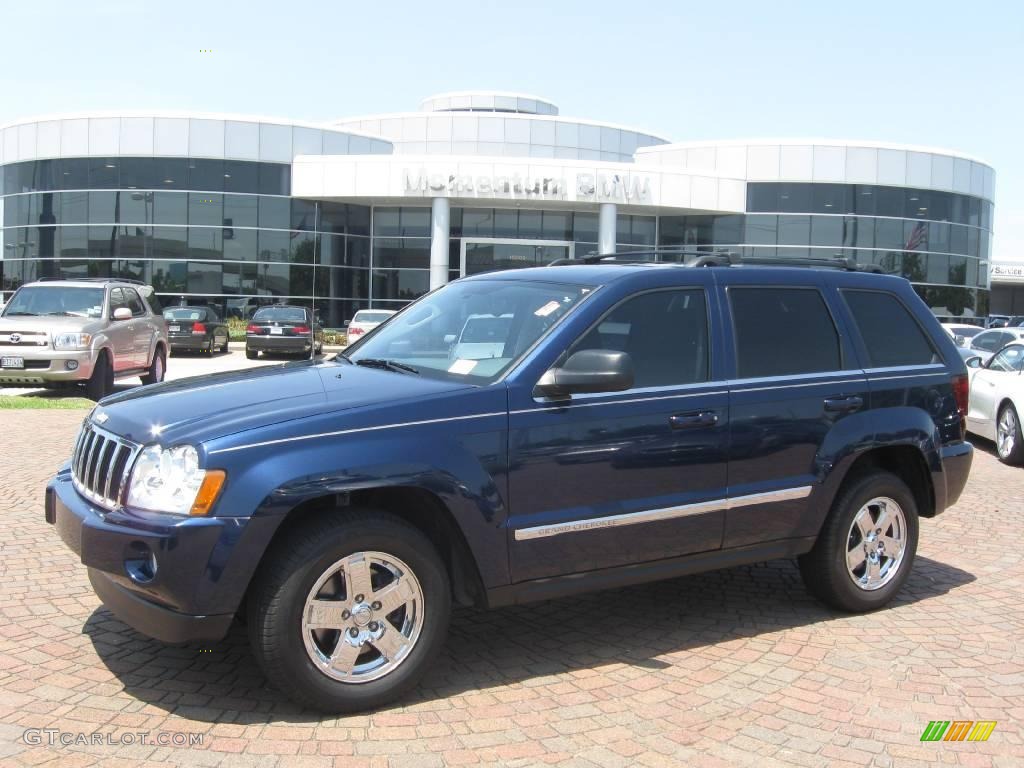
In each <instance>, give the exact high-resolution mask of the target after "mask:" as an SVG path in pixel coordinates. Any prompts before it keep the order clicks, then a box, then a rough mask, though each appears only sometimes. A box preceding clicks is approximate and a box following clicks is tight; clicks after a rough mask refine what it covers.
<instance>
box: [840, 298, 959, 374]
mask: <svg viewBox="0 0 1024 768" xmlns="http://www.w3.org/2000/svg"><path fill="white" fill-rule="evenodd" d="M842 294H843V298H844V299H845V300H846V305H847V306H848V307H849V308H850V312H851V313H852V314H853V320H854V322H855V323H856V325H857V329H858V330H859V331H860V336H861V338H862V339H863V340H864V346H865V347H866V348H867V352H868V361H869V364H870V365H871V367H872V368H885V367H891V366H898V365H928V364H929V363H938V362H941V359H940V358H939V356H938V354H936V352H935V347H934V346H932V343H931V342H930V341H929V340H928V337H927V336H926V335H925V332H924V330H923V329H922V328H921V326H920V325H919V324H918V322H917V320H915V319H914V317H913V315H911V314H910V311H909V310H908V309H907V308H906V307H905V306H904V305H903V303H902V302H901V301H900V300H899V299H898V298H896V297H895V296H893V295H892V294H891V293H882V292H881V291H855V290H844V291H842Z"/></svg>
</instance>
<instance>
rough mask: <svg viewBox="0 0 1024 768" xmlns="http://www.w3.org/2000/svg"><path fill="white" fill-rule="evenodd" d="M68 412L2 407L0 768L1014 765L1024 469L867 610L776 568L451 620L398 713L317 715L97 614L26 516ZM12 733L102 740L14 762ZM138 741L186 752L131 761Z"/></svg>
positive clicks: (996, 487) (219, 659)
mask: <svg viewBox="0 0 1024 768" xmlns="http://www.w3.org/2000/svg"><path fill="white" fill-rule="evenodd" d="M173 362H175V363H176V362H177V361H176V360H175V361H173ZM199 362H208V361H197V364H198V363H199ZM174 367H177V366H174ZM172 370H173V367H172ZM83 415H84V411H27V412H26V411H22V412H0V455H2V457H3V481H2V483H0V515H2V519H3V522H4V525H3V527H2V530H0V549H2V552H0V762H9V763H14V764H23V765H41V764H52V765H59V766H60V767H61V768H67V767H69V766H84V765H102V766H104V767H105V768H106V767H107V766H121V765H124V766H127V765H137V764H145V765H157V764H159V765H166V764H175V765H199V766H225V768H229V767H231V766H260V768H264V767H267V768H270V767H276V766H281V767H282V768H283V767H285V766H330V765H337V766H373V767H377V766H379V767H380V768H384V767H385V766H427V767H429V766H441V765H468V764H477V763H492V764H500V765H512V766H526V765H539V764H551V765H559V766H605V767H607V768H616V767H617V766H680V765H688V766H725V765H756V766H758V768H767V767H769V766H776V765H798V766H853V765H857V766H865V765H870V766H926V765H936V764H941V765H962V766H1011V765H1016V766H1019V765H1024V728H1022V723H1024V557H1022V555H1021V545H1020V542H1021V536H1022V527H1024V470H1021V469H1011V468H1007V467H1004V466H1002V465H1000V464H999V463H998V462H997V461H996V460H995V458H994V457H993V455H992V451H991V446H984V445H983V446H982V447H981V449H980V450H979V451H978V453H977V457H976V460H975V467H974V471H973V473H972V477H971V480H970V484H969V485H968V487H967V490H966V492H965V496H964V498H963V500H962V501H961V502H960V503H959V504H958V505H957V506H956V507H955V508H954V509H952V510H950V511H949V512H947V513H946V514H945V515H943V516H941V517H940V518H938V519H936V520H930V521H924V522H923V524H922V532H921V547H920V551H919V555H918V561H917V567H916V569H915V571H914V573H913V575H912V576H911V578H910V580H909V582H908V584H907V587H906V588H905V590H904V592H903V593H902V595H901V596H900V598H899V599H898V601H897V602H896V604H895V605H894V606H893V607H891V608H890V609H888V610H884V611H881V612H878V613H875V614H871V615H862V616H847V615H841V614H838V613H835V612H832V611H830V610H828V609H825V608H823V607H822V606H820V605H819V604H817V603H815V602H814V601H813V600H811V599H810V598H808V597H807V596H806V595H805V593H804V591H803V589H802V587H801V584H800V580H799V576H798V574H797V571H796V569H795V567H794V566H793V564H791V563H790V562H776V563H771V564H766V565H759V566H755V567H744V568H736V569H732V570H728V571H723V572H719V573H713V574H707V575H703V576H697V577H690V578H683V579H676V580H673V581H667V582H662V583H658V584H654V585H648V586H642V587H635V588H629V589H620V590H615V591H611V592H603V593H599V594H594V595H589V596H585V597H582V598H572V599H566V600H558V601H553V602H548V603H542V604H539V605H532V606H521V607H515V608H509V609H505V610H501V611H497V612H493V613H478V612H475V611H468V610H463V611H460V612H458V613H457V614H456V616H455V618H454V622H453V626H452V632H451V638H450V641H449V644H448V647H447V650H446V651H445V653H444V654H443V655H442V657H441V659H440V661H439V662H438V664H437V666H436V669H435V670H434V671H433V672H432V673H431V674H430V675H429V676H428V678H427V679H426V682H425V684H424V685H423V686H422V688H421V689H420V690H419V692H418V693H417V694H416V695H415V696H414V697H413V698H411V699H409V700H408V701H406V702H404V705H402V706H398V707H395V708H392V709H389V710H385V711H381V712H377V713H375V714H370V715H360V716H353V717H343V718H321V717H319V716H317V715H316V714H313V713H310V712H304V711H300V710H298V709H296V708H295V706H294V705H292V704H290V703H289V702H287V701H286V700H284V699H283V698H282V697H281V696H280V695H278V694H277V693H276V692H275V691H274V690H272V689H269V688H268V687H266V685H265V682H264V680H263V678H262V677H261V676H260V674H259V673H258V672H257V670H256V669H255V667H254V663H253V660H252V658H251V656H250V654H249V650H248V645H247V642H246V639H245V635H244V632H242V631H240V630H239V629H236V630H234V631H233V632H232V633H231V634H230V635H229V637H228V638H227V639H226V640H225V641H223V642H221V643H219V644H216V645H215V646H213V647H210V648H201V647H198V646H188V647H182V648H168V647H165V646H162V645H160V644H159V643H156V642H154V641H151V640H148V639H146V638H144V637H142V636H141V635H139V634H138V633H136V632H134V631H132V630H130V629H128V628H127V627H126V626H125V625H123V624H122V623H121V622H119V621H118V620H116V619H115V618H113V617H112V616H111V615H110V614H109V613H108V612H107V611H106V610H104V609H103V608H102V607H101V606H100V604H99V602H98V600H97V599H96V598H95V597H94V596H93V593H92V591H91V589H90V587H89V585H88V581H87V579H86V575H85V571H84V568H83V567H82V566H81V565H80V564H79V563H78V562H77V560H76V558H75V557H74V556H72V555H71V554H70V552H69V551H68V550H67V549H65V547H64V546H63V545H62V544H61V543H60V542H59V540H58V539H57V536H56V534H55V533H54V531H53V530H52V529H51V528H50V526H48V525H46V524H45V523H44V521H43V517H42V489H43V483H44V481H45V480H46V478H47V476H48V475H50V474H51V473H52V472H53V471H54V469H55V468H56V466H57V465H58V463H59V462H60V461H61V460H62V459H63V458H64V457H65V456H66V455H67V454H68V452H69V450H70V447H71V443H72V439H73V437H74V434H75V430H76V428H77V425H78V423H79V422H80V420H81V418H82V416H83ZM958 719H961V720H996V721H998V724H997V726H996V728H995V731H994V732H993V733H992V735H991V737H990V739H989V740H988V741H987V742H984V743H944V742H939V743H922V742H920V741H919V738H920V735H921V733H922V731H923V730H924V728H925V726H926V725H927V723H928V722H929V721H930V720H958ZM29 728H36V729H59V730H60V731H61V732H62V733H65V734H72V736H73V738H74V739H75V740H78V736H77V734H79V733H84V734H93V733H100V734H111V735H112V736H111V737H110V738H111V739H112V743H102V744H96V745H92V744H81V743H79V744H72V745H70V746H67V747H50V746H47V745H46V741H45V740H46V739H47V738H48V737H47V735H46V734H45V733H44V734H42V735H41V737H40V738H41V739H42V740H43V742H44V743H43V744H42V745H39V746H36V745H29V744H26V743H25V742H24V734H25V732H26V729H29ZM140 732H148V733H149V734H151V735H150V737H149V738H150V739H156V738H157V735H156V734H157V733H158V732H163V733H169V732H176V733H187V734H200V735H201V736H202V745H201V746H194V747H191V748H189V747H178V746H158V745H155V744H149V745H142V744H141V743H140V737H139V736H137V734H139V733H140ZM30 733H35V732H30ZM132 734H136V735H135V736H132ZM58 738H59V737H58ZM88 738H92V737H91V736H90V737H88ZM122 739H131V740H134V742H135V743H133V744H124V745H122V744H121V743H120V742H121V740H122Z"/></svg>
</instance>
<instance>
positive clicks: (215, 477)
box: [189, 469, 227, 517]
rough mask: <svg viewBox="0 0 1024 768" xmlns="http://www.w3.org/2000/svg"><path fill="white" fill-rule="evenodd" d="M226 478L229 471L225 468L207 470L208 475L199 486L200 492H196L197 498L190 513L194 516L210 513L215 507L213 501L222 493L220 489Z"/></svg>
mask: <svg viewBox="0 0 1024 768" xmlns="http://www.w3.org/2000/svg"><path fill="white" fill-rule="evenodd" d="M226 479H227V473H226V472H225V471H224V470H223V469H208V470H206V477H204V478H203V484H202V485H201V486H199V493H197V494H196V500H195V502H193V504H192V509H191V510H190V511H189V514H190V515H192V516H193V517H202V516H204V515H208V514H209V513H210V510H211V509H212V508H213V503H214V502H215V501H217V496H218V495H220V489H221V488H222V487H223V486H224V481H225V480H226Z"/></svg>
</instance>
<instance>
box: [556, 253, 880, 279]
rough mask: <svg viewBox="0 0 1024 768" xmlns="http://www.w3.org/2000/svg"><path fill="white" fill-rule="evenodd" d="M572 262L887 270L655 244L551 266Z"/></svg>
mask: <svg viewBox="0 0 1024 768" xmlns="http://www.w3.org/2000/svg"><path fill="white" fill-rule="evenodd" d="M669 254H672V255H675V254H679V255H683V256H693V257H694V258H693V259H691V260H690V261H675V260H666V259H663V258H659V257H662V256H664V255H669ZM570 264H660V265H665V266H677V267H687V268H691V267H734V266H765V267H768V266H773V267H818V268H821V269H842V270H845V271H847V272H871V273H874V274H886V271H885V270H884V269H882V267H880V266H879V265H878V264H859V263H858V262H857V260H856V258H854V257H852V256H845V255H843V254H836V255H835V256H832V257H831V258H829V257H822V258H810V257H803V258H786V257H779V256H776V257H774V258H773V257H762V256H754V257H750V256H747V257H744V256H741V255H740V254H738V253H736V252H735V251H719V252H713V253H695V252H694V251H693V249H692V248H688V249H679V248H665V249H661V248H653V249H650V250H644V251H627V252H625V253H605V254H601V253H588V254H587V255H586V256H584V257H583V258H577V259H556V260H554V261H552V262H551V263H550V264H548V266H549V267H557V266H566V265H570Z"/></svg>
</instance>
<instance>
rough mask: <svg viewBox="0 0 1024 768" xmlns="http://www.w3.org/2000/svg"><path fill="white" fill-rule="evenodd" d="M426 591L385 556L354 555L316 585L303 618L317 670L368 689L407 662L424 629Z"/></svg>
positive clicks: (409, 571) (409, 572)
mask: <svg viewBox="0 0 1024 768" xmlns="http://www.w3.org/2000/svg"><path fill="white" fill-rule="evenodd" d="M423 611H424V604H423V589H422V588H421V587H420V582H419V580H418V579H417V578H416V575H415V574H414V573H413V572H412V569H411V568H409V566H408V565H406V564H405V563H403V562H402V561H401V560H399V559H398V558H397V557H392V556H391V555H387V554H385V553H383V552H356V553H355V554H352V555H349V556H348V557H346V558H343V559H342V560H339V561H338V562H336V563H334V564H333V565H332V566H331V567H330V568H328V569H327V570H326V571H324V573H323V574H322V575H321V576H320V578H319V579H317V581H316V583H315V584H314V585H313V588H312V589H311V590H310V591H309V595H308V596H307V597H306V604H305V607H304V609H303V612H302V639H303V642H304V643H305V645H306V652H307V653H308V654H309V658H310V659H311V660H312V662H313V664H314V665H315V666H316V667H317V669H319V670H320V671H321V672H322V673H323V674H325V675H327V676H328V677H330V678H332V679H334V680H339V681H341V682H344V683H368V682H370V681H371V680H377V679H379V678H381V677H384V676H385V675H387V674H389V673H390V672H393V671H394V670H395V668H397V667H398V666H399V665H400V664H402V662H404V661H405V660H406V659H407V658H409V654H410V653H411V652H412V649H413V648H414V647H415V645H416V642H417V640H419V637H420V631H421V630H422V628H423V615H424V614H423Z"/></svg>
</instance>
